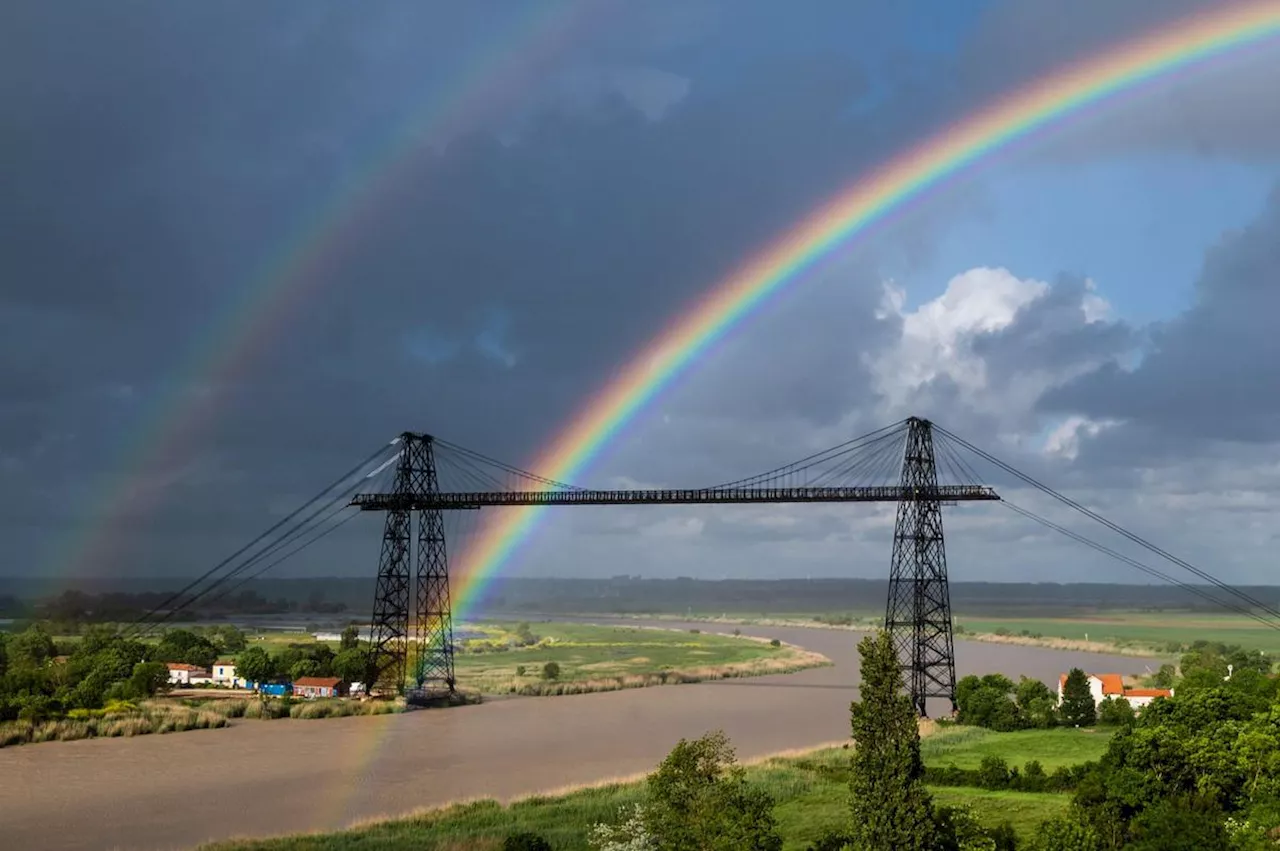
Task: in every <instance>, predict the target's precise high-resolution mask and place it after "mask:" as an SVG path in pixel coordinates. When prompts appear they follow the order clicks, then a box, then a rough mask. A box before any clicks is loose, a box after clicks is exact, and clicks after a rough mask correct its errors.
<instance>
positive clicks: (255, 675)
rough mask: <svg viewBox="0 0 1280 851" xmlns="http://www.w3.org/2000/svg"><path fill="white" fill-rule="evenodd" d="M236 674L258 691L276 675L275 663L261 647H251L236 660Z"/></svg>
mask: <svg viewBox="0 0 1280 851" xmlns="http://www.w3.org/2000/svg"><path fill="white" fill-rule="evenodd" d="M236 673H237V674H238V675H240V676H241V677H244V678H245V679H246V680H249V681H251V682H252V683H253V687H254V690H255V691H256V690H257V689H258V688H259V687H260V686H261V685H262V684H263V683H264V682H265V681H267V680H269V679H270V678H271V676H272V675H273V674H274V673H275V663H274V662H272V661H271V657H270V656H268V655H267V651H265V650H263V649H262V648H261V647H250V648H249V649H248V650H246V651H244V652H243V653H241V654H240V657H239V658H238V659H236Z"/></svg>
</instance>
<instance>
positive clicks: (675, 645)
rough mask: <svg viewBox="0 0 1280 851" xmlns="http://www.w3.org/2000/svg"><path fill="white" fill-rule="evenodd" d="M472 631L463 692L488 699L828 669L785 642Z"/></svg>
mask: <svg viewBox="0 0 1280 851" xmlns="http://www.w3.org/2000/svg"><path fill="white" fill-rule="evenodd" d="M469 629H471V630H473V631H475V632H479V633H481V634H482V636H483V637H481V638H474V639H471V640H469V641H466V642H464V643H463V645H462V647H461V648H460V651H461V652H459V653H458V654H457V655H456V657H455V666H456V671H457V676H458V685H459V687H460V688H461V689H463V690H465V691H476V692H480V693H482V694H526V695H546V694H575V693H581V692H589V691H607V690H614V689H620V688H637V687H641V686H648V685H662V684H668V683H681V682H699V681H702V680H710V679H723V678H727V677H743V676H756V675H761V674H780V673H788V672H791V671H798V670H802V669H804V668H812V667H817V666H820V665H826V664H829V660H827V659H826V657H824V656H822V655H820V654H818V653H812V652H810V651H807V650H804V649H802V648H799V647H793V646H790V645H786V644H782V643H781V642H778V643H776V644H775V643H771V642H769V641H768V640H764V639H759V638H751V637H747V636H738V635H731V634H714V633H710V632H706V631H702V630H697V629H694V630H676V629H652V628H644V627H631V626H595V625H591V624H570V623H538V624H534V625H532V626H529V627H528V629H527V630H526V631H525V632H524V635H523V636H522V635H521V634H520V632H521V630H520V627H518V626H513V625H509V624H503V625H497V624H478V625H473V626H471V627H469ZM531 638H532V639H536V640H534V641H529V639H531ZM548 665H554V666H555V667H554V671H555V676H553V677H552V676H548V675H547V666H548Z"/></svg>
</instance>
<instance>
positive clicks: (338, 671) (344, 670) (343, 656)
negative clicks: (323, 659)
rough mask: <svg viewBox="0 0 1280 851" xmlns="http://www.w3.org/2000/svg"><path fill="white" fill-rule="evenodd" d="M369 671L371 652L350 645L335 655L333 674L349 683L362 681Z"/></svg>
mask: <svg viewBox="0 0 1280 851" xmlns="http://www.w3.org/2000/svg"><path fill="white" fill-rule="evenodd" d="M368 671H369V654H368V653H366V652H365V651H363V650H360V649H359V648H356V647H348V648H347V649H345V650H341V651H339V652H338V655H337V656H334V657H333V675H334V676H335V677H338V678H339V679H341V680H343V681H344V682H348V683H355V682H360V681H361V680H363V679H364V678H365V675H366V674H367V673H368Z"/></svg>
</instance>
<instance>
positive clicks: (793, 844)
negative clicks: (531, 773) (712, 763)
mask: <svg viewBox="0 0 1280 851" xmlns="http://www.w3.org/2000/svg"><path fill="white" fill-rule="evenodd" d="M975 732H976V733H977V735H975ZM673 744H674V743H673ZM1105 746H1106V735H1105V734H1098V733H1092V732H1090V731H1084V730H1068V729H1061V730H1046V731H1034V732H1033V733H1030V734H1028V733H992V732H990V731H986V730H979V731H973V730H970V729H967V728H949V729H946V730H942V731H939V732H937V733H935V734H934V735H933V736H930V737H928V738H926V739H925V746H924V753H925V761H926V762H927V763H928V764H930V765H946V764H948V763H953V764H956V765H963V766H976V765H977V764H978V763H979V762H980V761H981V759H982V757H983V756H986V755H988V754H997V755H999V756H1003V757H1004V758H1005V759H1006V760H1008V761H1009V762H1010V764H1017V765H1020V764H1022V763H1025V762H1026V761H1027V760H1031V759H1037V760H1039V761H1040V762H1041V763H1042V764H1043V765H1044V766H1045V767H1046V769H1050V770H1052V767H1056V766H1058V765H1067V764H1075V763H1078V762H1084V761H1087V760H1089V759H1093V758H1096V756H1098V755H1099V754H1101V752H1102V749H1104V748H1105ZM1072 754H1074V755H1076V758H1074V759H1071V758H1068V757H1069V755H1072ZM848 760H849V751H847V750H844V749H841V748H834V749H829V750H823V751H817V752H814V753H811V754H806V755H804V756H798V757H784V758H778V759H771V760H768V761H765V762H762V763H758V764H755V765H751V766H749V767H748V769H747V773H748V777H749V778H750V780H751V781H752V782H754V783H759V784H761V785H762V786H764V787H765V788H767V789H768V790H769V792H770V794H772V795H773V797H774V800H775V801H776V802H777V806H776V807H775V810H774V815H775V817H776V818H777V820H778V829H779V833H780V834H781V835H782V836H783V838H784V840H785V844H784V846H783V847H784V848H785V849H786V851H802V849H804V848H806V847H808V845H809V844H810V843H811V842H813V841H814V840H815V839H817V838H818V837H819V836H821V835H822V834H823V833H825V832H827V831H829V830H835V829H839V828H840V827H841V826H842V825H843V824H844V823H845V820H846V819H847V818H848V768H847V766H848ZM931 791H932V793H933V795H934V800H935V801H936V802H937V803H938V804H943V805H948V806H957V805H967V806H970V807H972V808H973V810H974V812H975V813H976V814H977V815H978V817H979V818H980V819H982V820H983V821H984V822H987V823H991V824H995V823H999V822H1002V821H1005V820H1008V821H1010V822H1011V823H1012V824H1013V826H1014V828H1015V829H1016V830H1017V831H1018V832H1019V834H1020V835H1021V836H1023V837H1026V836H1028V835H1029V834H1030V832H1031V831H1033V830H1034V829H1035V827H1036V825H1038V824H1039V823H1040V822H1041V821H1043V820H1045V819H1047V818H1050V817H1052V816H1054V815H1056V814H1058V813H1060V812H1062V811H1064V810H1065V809H1066V808H1067V806H1068V803H1069V801H1070V796H1069V795H1062V794H1052V793H1043V794H1037V793H1028V792H991V791H985V790H982V789H971V788H934V789H932V790H931ZM641 800H643V786H642V784H640V783H625V784H611V785H605V786H600V787H597V788H588V789H582V790H578V791H574V792H570V793H568V794H565V795H560V796H555V797H535V798H528V799H525V800H523V801H519V802H516V803H513V804H511V805H510V806H505V807H504V806H502V805H500V804H498V803H497V802H494V801H480V802H475V803H470V804H462V805H458V806H454V807H450V808H447V809H443V810H435V811H432V812H428V813H424V814H422V815H419V816H415V817H412V818H407V819H400V820H396V821H389V822H383V823H379V824H374V825H370V826H367V827H362V828H357V829H355V830H350V831H344V832H342V833H333V834H320V835H309V836H298V837H288V838H282V839H267V840H260V841H242V842H230V843H219V844H216V845H209V846H203V847H204V849H205V851H338V849H342V851H410V849H412V851H461V849H478V850H479V851H486V849H487V850H488V851H496V849H498V848H500V847H501V843H502V840H503V839H504V838H505V837H506V836H508V835H510V834H512V833H516V832H519V831H532V832H534V833H538V834H541V835H542V836H543V837H545V838H546V839H547V840H548V841H549V842H550V843H551V846H552V847H553V848H555V849H563V851H586V849H587V848H589V846H588V845H587V841H586V837H587V834H588V832H589V831H590V829H591V826H592V825H593V824H596V823H598V822H602V821H614V820H615V819H616V817H617V813H618V811H619V809H620V808H621V807H624V806H626V805H629V804H632V803H638V802H640V801H641Z"/></svg>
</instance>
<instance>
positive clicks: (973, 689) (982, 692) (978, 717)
mask: <svg viewBox="0 0 1280 851" xmlns="http://www.w3.org/2000/svg"><path fill="white" fill-rule="evenodd" d="M1041 685H1043V683H1041ZM1013 690H1014V686H1013V682H1012V681H1011V680H1010V679H1009V678H1008V677H1006V676H1004V675H1003V674H987V675H986V676H985V677H977V676H974V675H972V674H970V675H969V676H967V677H964V678H963V679H961V680H960V682H959V683H957V684H956V709H957V710H959V721H960V723H961V724H973V725H974V726H977V727H987V728H989V729H992V730H999V731H1002V732H1008V731H1010V730H1017V729H1018V728H1020V727H1021V726H1022V716H1021V714H1020V712H1019V711H1018V705H1017V704H1016V703H1015V702H1014V700H1013V698H1012V697H1010V693H1011V692H1012V691H1013Z"/></svg>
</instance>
